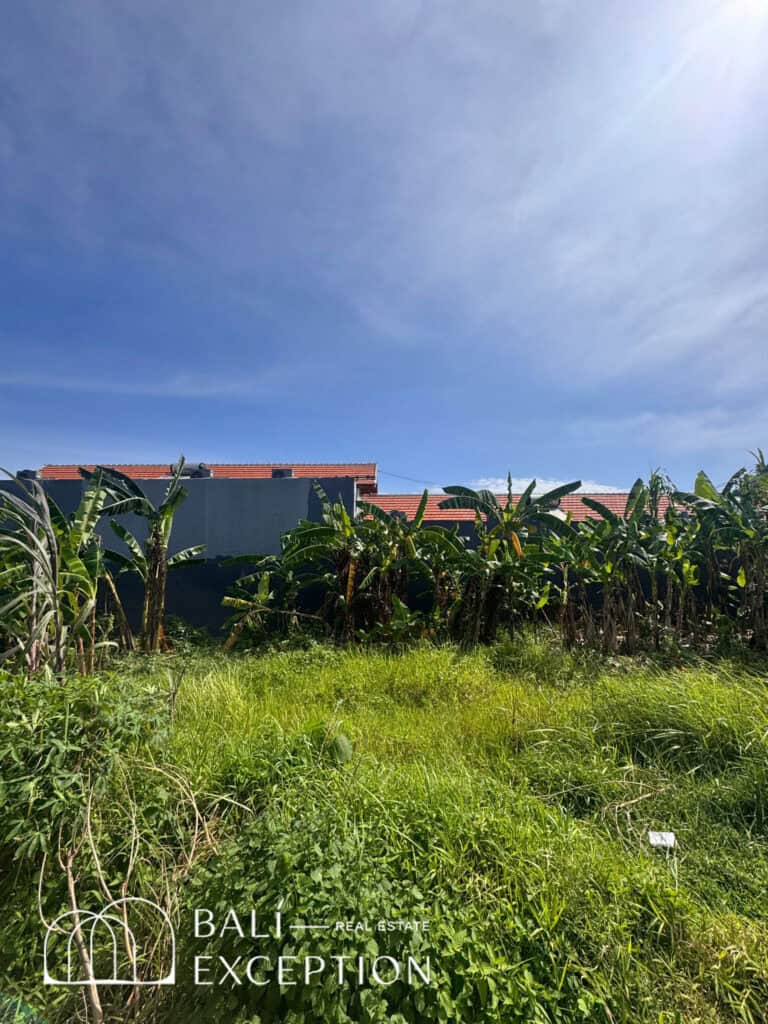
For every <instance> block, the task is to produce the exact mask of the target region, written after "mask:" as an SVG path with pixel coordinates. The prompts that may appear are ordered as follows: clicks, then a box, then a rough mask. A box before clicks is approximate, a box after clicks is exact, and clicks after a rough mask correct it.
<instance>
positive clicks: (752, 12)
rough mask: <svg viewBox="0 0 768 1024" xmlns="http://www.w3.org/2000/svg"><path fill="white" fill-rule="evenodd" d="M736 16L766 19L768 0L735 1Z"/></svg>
mask: <svg viewBox="0 0 768 1024" xmlns="http://www.w3.org/2000/svg"><path fill="white" fill-rule="evenodd" d="M733 7H734V10H735V13H736V14H742V15H746V16H747V17H751V18H764V17H765V16H766V15H768V0H733Z"/></svg>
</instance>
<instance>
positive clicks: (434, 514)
mask: <svg viewBox="0 0 768 1024" xmlns="http://www.w3.org/2000/svg"><path fill="white" fill-rule="evenodd" d="M447 497H448V495H447V494H430V495H429V498H428V499H427V510H426V512H425V514H424V519H425V521H427V520H429V521H432V522H462V521H464V522H467V521H468V522H472V521H474V518H475V513H474V512H473V511H471V509H463V508H459V509H448V508H440V502H441V501H445V499H446V498H447ZM497 497H498V499H499V501H500V502H501V503H502V504H504V503H505V502H506V500H507V496H506V494H499V495H497ZM518 497H519V495H515V498H518ZM628 497H629V495H628V494H627V493H626V492H625V493H623V494H567V495H566V496H565V497H564V498H561V499H560V502H559V508H560V510H561V511H562V512H565V513H566V514H567V513H568V512H572V513H573V520H574V522H580V521H581V520H583V519H587V518H589V517H590V516H592V517H593V518H595V519H599V518H600V516H599V515H598V513H597V512H594V511H593V510H592V509H591V508H590V507H589V506H588V505H585V504H584V502H583V501H582V500H581V499H582V498H593V499H594V500H595V501H599V502H601V504H603V505H605V507H606V508H608V509H610V510H611V512H615V513H616V515H619V516H621V515H623V514H624V509H625V508H626V504H627V498H628ZM369 500H370V502H371V504H372V505H378V507H379V508H380V509H383V510H384V511H385V512H393V511H395V510H397V511H400V512H405V514H406V515H407V516H408V518H409V519H413V517H414V516H415V515H416V510H417V508H418V507H419V502H420V501H421V495H420V494H377V495H376V496H375V497H371V498H370V499H369ZM666 507H667V499H666V498H665V499H663V500H662V506H661V511H664V510H665V509H666Z"/></svg>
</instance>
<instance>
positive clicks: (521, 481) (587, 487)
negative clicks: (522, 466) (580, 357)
mask: <svg viewBox="0 0 768 1024" xmlns="http://www.w3.org/2000/svg"><path fill="white" fill-rule="evenodd" d="M530 482H531V477H517V476H513V477H512V491H513V492H514V493H515V494H520V493H521V492H522V491H524V490H525V488H526V487H527V486H528V485H529V484H530ZM570 482H571V481H569V480H549V479H546V478H542V479H539V478H538V477H537V478H536V486H535V487H534V489H533V493H534V494H544V493H545V492H546V491H551V490H554V488H555V487H562V485H563V484H567V483H570ZM469 486H470V487H472V488H473V489H475V490H480V489H483V490H487V491H493V492H494V493H496V494H502V493H504V492H505V491H506V489H507V478H506V477H502V476H484V477H481V478H480V479H479V480H473V481H472V483H471V484H470V485H469ZM624 490H626V488H621V487H614V486H613V484H601V483H598V482H597V481H596V480H582V483H581V487H580V488H579V489H578V493H579V494H621V493H623V491H624Z"/></svg>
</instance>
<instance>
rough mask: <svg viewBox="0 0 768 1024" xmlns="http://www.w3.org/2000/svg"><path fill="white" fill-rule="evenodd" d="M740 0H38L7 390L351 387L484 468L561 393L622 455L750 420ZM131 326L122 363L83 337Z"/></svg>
mask: <svg viewBox="0 0 768 1024" xmlns="http://www.w3.org/2000/svg"><path fill="white" fill-rule="evenodd" d="M738 7H739V5H737V4H724V3H722V2H721V0H680V2H679V3H675V4H669V3H666V2H664V0H649V2H648V3H645V4H636V5H627V4H616V3H615V2H613V0H595V2H594V3H591V4H568V3H566V2H564V0H533V2H531V3H527V4H510V3H508V2H505V0H487V2H483V3H482V4H481V5H480V6H479V7H476V6H474V5H468V4H466V3H463V2H461V0H445V2H443V3H439V4H437V3H426V2H423V0H396V2H392V3H389V4H360V3H359V2H357V0H334V2H333V3H332V4H330V5H329V4H327V3H321V2H319V0H300V2H298V3H295V4H288V5H285V4H282V5H281V4H261V5H259V4H248V3H243V2H235V3H233V4H231V5H229V7H228V9H227V17H226V18H223V17H220V16H219V15H218V13H217V11H216V8H215V7H214V6H211V5H192V6H190V5H188V4H186V5H185V4H182V3H181V2H180V0H168V2H165V3H163V4H162V5H160V7H158V6H157V5H156V4H151V3H149V0H136V2H135V3H132V4H130V5H127V4H125V3H122V2H118V3H115V4H111V5H101V6H99V5H97V6H94V5H93V4H92V3H89V2H87V0H72V2H71V3H69V4H66V5H53V6H52V7H51V8H50V10H47V11H46V16H45V18H42V17H41V16H39V14H38V13H37V9H36V8H35V7H34V5H32V6H31V7H30V6H29V5H16V6H15V7H14V10H13V12H12V14H9V16H8V18H7V19H6V24H4V33H3V38H2V40H0V50H1V51H2V52H0V90H1V91H2V95H3V96H4V97H5V100H4V102H3V103H2V105H0V179H2V182H3V188H2V190H0V242H2V240H5V241H6V246H7V251H6V250H4V251H3V253H1V254H0V255H3V256H5V257H6V258H7V262H8V265H9V266H11V267H13V268H15V269H16V272H17V274H18V276H19V279H20V280H21V281H22V283H26V286H27V288H28V289H29V295H28V297H27V303H28V307H29V308H28V309H26V318H27V319H28V320H29V321H30V322H31V325H32V326H31V328H29V329H27V330H26V331H25V335H24V338H25V340H18V338H19V337H21V335H17V334H16V333H15V332H14V331H12V330H11V326H12V325H11V324H10V323H9V322H4V323H0V329H4V330H5V332H6V334H5V338H7V345H8V346H9V347H10V346H13V347H14V348H15V349H17V353H16V354H17V355H18V357H19V359H20V360H22V362H21V364H20V365H18V364H14V365H9V364H8V363H6V364H5V365H4V385H5V386H10V387H12V388H13V387H15V388H16V390H17V391H19V392H20V391H21V390H22V389H24V388H29V389H33V390H39V391H41V392H44V393H45V395H46V396H52V395H54V394H55V393H57V392H63V393H66V394H70V395H72V394H80V393H82V394H91V393H103V394H105V393H108V394H110V395H113V396H115V404H116V405H120V404H121V403H120V400H121V399H124V400H126V401H127V400H132V399H134V398H146V399H155V398H160V397H170V398H173V399H178V402H177V403H176V405H177V406H178V410H179V415H181V410H182V407H183V403H184V402H186V403H187V405H186V407H185V408H186V409H187V410H188V416H189V417H190V420H194V418H195V416H196V415H197V403H199V400H201V399H203V398H206V397H213V398H221V399H231V400H233V402H238V403H240V406H241V407H242V408H245V407H247V404H248V403H249V402H250V401H254V402H256V403H261V402H264V401H268V400H269V399H270V398H274V399H275V400H277V396H281V395H284V396H286V399H287V400H290V401H291V402H293V403H295V407H296V409H297V410H299V411H301V410H303V409H305V408H306V405H307V402H308V401H316V402H318V404H321V403H322V402H323V401H326V402H327V403H328V404H329V405H332V404H333V403H334V402H336V401H337V399H338V396H341V395H343V396H344V397H345V399H346V400H347V403H349V402H350V400H351V397H352V398H357V399H360V401H359V404H358V405H357V406H356V408H355V414H354V417H353V418H354V422H355V431H356V432H362V433H363V435H364V436H365V437H366V439H367V443H368V444H370V446H371V447H376V446H378V445H385V446H386V445H390V449H389V450H390V451H392V452H393V457H394V456H395V455H396V454H397V452H398V449H402V446H403V445H404V444H406V443H410V442H411V439H412V438H413V437H414V436H420V435H421V436H423V435H428V434H429V432H430V430H431V426H430V425H431V424H433V423H440V424H449V423H450V429H451V430H453V431H455V433H456V434H457V435H461V436H462V437H468V436H469V435H470V434H471V433H472V432H473V431H476V432H477V433H478V435H479V434H482V435H483V436H484V437H485V438H487V439H488V445H491V444H492V445H494V446H495V448H494V451H493V452H492V453H486V455H487V458H489V459H490V458H492V459H493V461H490V462H489V461H485V460H484V464H485V465H488V464H490V465H503V464H504V462H503V461H502V455H503V451H504V449H505V447H506V448H508V445H509V437H510V436H511V435H515V436H518V435H520V434H522V433H524V432H526V423H527V420H526V417H530V416H535V417H536V418H537V420H538V421H544V422H545V423H546V424H547V428H548V429H547V431H536V432H533V433H535V434H536V435H537V437H536V440H535V442H531V443H536V444H537V445H540V446H544V444H545V441H546V437H545V438H544V440H542V439H541V438H542V436H543V435H547V436H549V435H551V436H556V437H557V438H559V439H562V443H563V444H565V443H566V442H567V443H568V444H569V445H570V450H569V451H568V453H567V458H568V462H567V464H569V465H574V464H575V465H577V464H578V461H579V460H578V456H579V453H580V450H581V449H580V445H581V444H582V440H583V439H584V438H585V437H586V438H588V440H589V444H590V445H591V446H592V447H593V448H594V447H596V446H600V447H601V449H602V450H603V451H605V452H607V453H608V452H610V453H612V454H611V455H610V459H608V458H607V459H606V460H603V461H591V463H590V464H591V465H592V466H594V467H595V468H594V469H593V470H592V473H591V475H596V476H603V475H604V476H605V478H606V479H612V478H615V479H618V478H619V474H620V473H623V472H624V468H623V467H624V460H623V458H622V455H621V453H620V452H619V451H618V446H619V445H622V444H623V445H626V444H628V443H630V442H631V443H633V444H634V445H635V447H637V441H638V434H639V435H640V436H642V437H643V438H645V439H647V440H648V441H649V444H650V443H653V444H656V443H657V442H658V444H661V443H664V444H669V446H670V450H671V451H672V452H677V453H679V454H680V456H681V458H682V459H685V458H686V457H687V455H690V454H691V453H695V452H696V451H698V450H699V448H701V447H702V446H703V445H704V444H710V445H711V446H712V450H715V449H717V450H719V451H722V450H724V449H725V448H728V449H730V448H732V447H734V446H736V447H738V445H739V444H741V442H742V441H743V440H746V435H747V434H748V433H750V434H751V432H752V431H753V430H756V429H758V428H759V429H762V428H763V424H762V421H761V419H760V415H759V413H754V414H751V413H750V416H751V422H749V423H746V422H741V423H740V421H739V415H740V411H741V410H743V409H744V407H745V406H746V407H748V408H750V409H751V408H753V407H754V406H755V404H756V402H757V400H758V399H761V398H762V394H763V393H764V391H765V387H766V384H768V373H767V371H766V363H765V357H764V347H765V340H764V339H765V334H766V330H767V329H768V271H766V263H765V252H766V251H768V191H766V188H765V174H764V168H765V166H766V162H767V161H768V120H767V119H766V118H765V117H764V116H763V112H764V111H765V109H767V108H768V76H766V75H765V74H764V53H765V46H766V43H768V18H765V19H762V20H761V19H759V18H752V19H746V18H745V17H743V12H742V15H739V13H738ZM617 39H620V40H621V46H617V45H616V40H617ZM40 281H44V282H46V286H47V291H46V293H45V294H42V295H40V294H38V289H39V284H40ZM134 282H140V283H139V284H136V285H135V288H136V294H134V292H133V291H132V288H133V287H134V284H133V283H134ZM73 284H74V285H77V286H79V288H80V292H79V293H78V294H76V295H75V296H70V295H68V292H67V289H68V287H71V286H72V285H73ZM147 295H149V296H150V298H147ZM16 298H17V297H16V295H15V294H14V300H15V299H16ZM17 304H18V305H19V306H21V305H22V303H21V302H19V303H16V302H14V303H12V304H7V305H6V306H5V307H4V314H3V315H4V317H5V318H6V321H10V320H11V319H12V311H11V306H13V307H14V308H15V307H16V305H17ZM135 307H136V308H135ZM24 316H25V314H24V312H22V313H21V314H19V317H18V319H19V320H20V321H21V320H23V319H24ZM83 325H85V326H84V327H83ZM286 325H289V326H286ZM15 326H18V325H15ZM22 326H24V325H23V324H22ZM113 331H115V332H116V333H117V334H118V335H119V338H120V342H119V344H118V342H117V341H113V340H112V338H113V333H112V332H113ZM30 335H31V336H33V337H35V338H38V339H39V340H40V344H41V345H43V344H45V343H47V344H48V346H49V349H51V350H53V349H54V348H55V351H54V352H52V354H51V355H50V357H49V358H48V359H46V360H42V359H39V358H37V359H35V358H34V357H35V356H36V353H35V352H33V353H29V352H28V351H26V350H27V348H28V343H27V341H26V338H27V337H28V336H30ZM103 338H109V339H110V344H111V345H113V346H114V349H115V351H116V352H122V353H123V355H122V362H121V364H120V365H115V366H110V363H109V361H108V360H107V359H106V358H105V359H103V360H102V362H98V360H97V361H96V362H95V363H93V362H90V361H89V359H88V358H74V359H73V358H72V357H71V353H70V350H72V351H73V352H75V353H81V352H82V350H83V349H84V348H90V350H91V351H92V350H93V349H98V350H100V351H102V352H103V351H104V350H106V348H107V343H106V342H104V341H102V339H103ZM3 343H4V339H0V344H3ZM171 348H172V349H173V355H172V357H171V356H169V358H168V359H167V360H166V361H165V362H164V363H162V361H160V362H161V364H162V365H159V366H158V365H157V362H158V360H157V356H158V353H160V352H162V351H164V350H165V349H171ZM90 354H91V353H90V352H89V353H88V355H89V356H90ZM27 357H29V359H28V361H29V362H33V365H35V366H36V368H37V367H40V368H41V369H40V370H39V372H36V373H34V372H31V371H27V370H26V369H25V366H26V362H24V360H27ZM73 366H84V367H88V366H91V367H92V369H91V370H90V371H89V370H82V371H81V370H79V369H78V370H77V371H75V370H73V369H72V367H73ZM184 367H188V369H184ZM397 389H399V390H400V393H401V395H406V396H407V400H406V399H405V398H401V399H400V401H398V400H397V399H395V398H393V394H394V392H395V391H396V390H397ZM361 396H362V398H364V399H365V402H364V407H363V401H362V398H361ZM422 407H424V408H423V411H422ZM709 408H711V409H712V410H713V412H712V413H709V412H708V411H707V410H708V409H709ZM670 409H675V410H676V411H675V412H674V413H670V412H669V411H668V410H670ZM585 410H589V412H588V413H587V412H586V411H585ZM363 413H365V415H363ZM676 417H680V419H679V420H678V419H676ZM294 419H295V421H296V424H297V426H296V431H297V437H298V438H299V440H301V439H303V438H304V439H305V438H306V435H307V430H306V428H304V427H303V425H302V424H301V423H300V416H296V417H294ZM317 422H318V421H317V420H316V421H314V428H315V429H316V425H317ZM382 423H385V424H386V429H384V428H383V427H382ZM574 424H579V430H578V431H574V430H573V429H572V427H573V425H574ZM610 424H613V425H614V427H611V426H609V425H610ZM622 424H624V425H625V426H622ZM614 428H615V429H614ZM446 429H447V428H446ZM300 435H301V436H300ZM526 436H527V435H526ZM390 439H391V440H390ZM443 443H444V437H443V436H442V435H440V436H438V435H437V433H436V435H435V439H434V441H433V450H432V452H431V455H430V457H431V458H432V457H435V458H437V457H438V456H440V454H441V445H442V444H443ZM748 443H751V444H754V443H755V441H754V440H750V441H749V442H748ZM697 446H698V448H697ZM455 450H456V451H457V452H458V451H459V450H461V451H462V459H463V462H462V465H461V468H460V470H459V472H460V473H462V474H464V475H466V476H469V474H471V473H472V472H473V471H474V472H477V470H473V469H472V464H473V463H474V461H475V458H476V455H477V448H476V446H475V445H474V444H471V443H467V444H466V446H465V447H464V448H463V449H459V447H457V448H456V449H455ZM550 450H551V451H555V449H554V446H552V447H551V449H550ZM645 454H646V453H645V450H643V455H645ZM655 455H656V453H655V451H654V452H648V457H649V458H650V457H651V456H653V457H655ZM381 457H382V461H384V458H385V454H382V456H381ZM457 457H458V456H457ZM562 461H563V460H558V462H557V466H558V467H559V466H560V465H562ZM393 464H395V465H397V463H393ZM536 464H537V465H539V464H543V465H544V466H546V462H543V460H539V459H538V458H537V460H536ZM550 465H551V466H552V469H551V470H550V475H552V474H554V473H555V472H559V469H556V468H555V464H554V463H550ZM607 465H612V466H613V467H615V468H614V469H613V470H612V472H609V471H608V470H607V469H604V467H606V466H607ZM437 471H438V470H437V468H436V469H435V470H434V472H437ZM429 472H430V474H431V473H432V472H433V471H432V470H430V471H429ZM440 472H441V473H442V472H446V473H452V472H453V471H452V470H451V468H450V467H447V469H444V467H443V465H441V466H440ZM630 475H632V474H630ZM448 478H449V479H450V478H451V477H450V476H448ZM595 486H598V485H597V484H596V485H595ZM593 489H594V488H593Z"/></svg>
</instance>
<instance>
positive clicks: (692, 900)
mask: <svg viewBox="0 0 768 1024" xmlns="http://www.w3.org/2000/svg"><path fill="white" fill-rule="evenodd" d="M183 660H184V666H183V667H184V675H183V679H182V682H181V687H180V690H179V693H178V699H177V705H176V714H175V720H174V725H173V728H172V730H171V731H170V734H169V737H168V739H167V741H166V743H165V746H164V748H163V755H162V757H163V759H164V763H165V764H166V765H167V766H172V767H173V768H174V770H178V771H179V772H180V773H181V774H182V776H183V777H184V778H186V779H188V780H189V783H190V785H191V788H192V789H193V790H194V791H195V793H197V794H198V801H199V803H200V805H201V806H209V807H220V806H222V803H221V801H222V798H224V800H225V802H226V801H232V800H234V801H236V802H237V803H236V804H234V805H231V806H233V807H235V809H236V810H235V812H234V813H233V814H232V815H230V817H229V818H228V819H227V821H226V822H225V823H223V824H222V826H221V830H220V834H219V837H218V840H217V843H216V848H215V851H214V852H213V853H212V854H211V855H210V856H208V857H207V858H204V859H202V860H201V861H200V863H199V864H198V865H196V866H195V868H194V869H193V870H192V872H191V874H190V875H189V877H188V879H187V881H186V882H185V885H184V889H183V892H182V894H181V896H180V899H181V912H182V913H183V912H184V908H185V907H186V908H189V907H193V906H200V905H206V906H209V905H210V906H213V905H220V906H222V907H223V906H241V907H248V906H250V905H251V904H255V905H256V906H258V907H261V908H265V909H268V908H270V907H273V906H274V904H275V902H276V900H277V899H278V898H280V897H285V898H286V899H287V906H289V907H290V908H291V910H292V912H293V913H294V914H300V915H303V916H305V917H306V918H307V919H310V918H313V917H314V918H319V919H321V920H322V919H331V920H337V919H342V918H347V917H351V918H362V917H366V916H369V917H371V918H376V917H386V916H403V917H406V916H413V917H428V918H429V919H430V920H431V921H432V922H433V931H432V933H431V937H430V938H429V939H428V940H424V942H425V944H424V945H422V946H420V947H419V948H420V949H421V951H422V953H423V952H425V951H426V952H429V954H430V955H431V956H432V958H433V961H434V963H435V974H436V983H435V985H433V986H432V987H431V988H430V989H428V990H424V991H416V992H413V991H404V992H401V991H400V989H399V988H397V987H395V988H393V989H387V990H376V991H374V992H373V993H371V992H369V993H368V994H366V993H365V992H362V993H361V992H359V991H352V990H351V989H347V990H344V991H342V992H340V991H339V990H337V989H334V990H332V991H325V990H320V989H313V990H311V991H310V990H308V989H305V988H303V987H301V986H299V987H297V988H296V989H287V990H285V991H280V990H279V989H278V988H277V986H271V987H270V988H268V989H263V990H262V989H257V990H255V991H254V990H253V989H250V990H248V991H246V990H236V991H234V992H233V991H231V990H219V989H216V990H205V991H203V992H201V990H199V989H198V990H194V989H192V988H191V987H190V986H188V985H185V983H184V978H182V984H181V985H180V986H179V987H178V988H177V989H176V990H175V991H174V993H173V994H172V995H171V996H169V998H168V999H167V1000H166V1001H165V1002H163V1003H161V1004H159V1006H158V1007H157V1008H156V1010H155V1012H156V1014H157V1016H156V1018H154V1019H157V1020H158V1021H160V1020H162V1021H176V1020H178V1021H183V1020H187V1019H195V1020H199V1021H217V1020H220V1019H225V1016H226V1019H232V1020H237V1021H240V1022H245V1021H254V1022H255V1021H264V1022H267V1021H280V1022H285V1024H294V1022H300V1021H305V1020H306V1021H314V1020H318V1021H320V1020H322V1021H326V1020H327V1021H336V1020H338V1021H360V1022H363V1021H385V1020H401V1021H417V1020H427V1021H429V1020H435V1021H437V1020H443V1021H483V1022H485V1021H487V1022H498V1024H502V1022H504V1024H506V1022H508V1021H520V1022H523V1021H539V1022H555V1021H580V1020H583V1021H604V1022H606V1024H607V1022H611V1021H627V1022H630V1021H631V1022H633V1024H634V1022H646V1021H647V1022H649V1024H650V1022H655V1024H659V1022H669V1024H671V1022H673V1021H674V1022H678V1021H679V1022H685V1024H689V1022H690V1024H695V1022H719V1021H723V1022H725V1021H746V1022H758V1021H762V1020H764V1019H765V1017H764V1013H765V1006H766V1004H768V961H767V958H768V841H767V840H768V810H767V805H768V702H767V701H766V688H765V679H764V677H762V676H761V675H760V674H759V673H758V672H756V671H752V672H747V671H746V670H744V669H742V668H739V667H737V666H734V665H730V664H725V663H723V664H721V665H719V666H718V665H712V664H704V663H702V664H698V665H695V664H691V665H688V666H686V667H683V668H678V669H673V668H659V667H655V666H653V665H651V664H640V663H632V662H624V661H622V662H619V661H617V662H615V663H611V664H607V663H602V662H600V661H599V660H598V661H596V660H595V659H593V658H582V657H580V656H575V655H565V654H561V653H560V652H558V651H557V650H555V649H553V648H551V647H550V646H549V644H548V643H547V642H546V641H545V640H542V639H541V638H538V639H537V638H535V637H524V638H522V639H520V640H515V641H507V642H505V643H503V644H500V645H498V646H497V647H496V648H493V649H490V650H487V651H476V652H473V653H469V654H464V653H459V652H458V651H456V650H453V649H448V648H445V649H434V648H427V647H425V648H423V649H415V650H411V651H409V652H406V653H403V654H400V655H393V654H387V653H381V652H377V651H370V650H369V651H365V652H362V651H341V650H335V649H330V648H323V647H318V648H317V649H314V650H311V651H297V652H282V653H273V654H263V655H233V656H230V657H223V656H222V655H221V654H219V653H217V652H208V653H206V652H199V653H197V654H192V655H189V656H186V655H185V656H184V659H183ZM179 667H180V659H179V658H173V657H170V658H159V659H155V660H153V661H150V662H146V661H145V662H132V663H130V664H129V665H128V666H127V671H126V672H124V673H123V674H122V675H121V680H122V683H121V685H123V686H125V687H127V688H130V689H131V690H133V691H151V690H152V688H153V687H154V688H162V687H164V686H167V672H168V671H169V669H170V672H171V674H172V675H173V674H174V673H176V672H178V670H179ZM318 722H324V723H325V724H326V725H327V726H328V728H329V730H330V732H331V733H333V732H334V731H337V730H341V731H343V732H344V733H346V734H347V735H348V736H349V737H350V739H351V741H352V744H353V750H354V754H353V757H352V759H351V760H350V761H349V762H348V763H346V764H343V765H339V764H337V763H335V762H334V761H333V760H332V759H330V758H328V757H327V756H326V754H325V752H324V751H323V750H318V749H317V746H316V744H313V743H311V742H310V741H309V740H308V738H307V734H308V731H309V730H311V729H312V727H313V726H315V725H316V724H317V723H318ZM651 828H654V829H672V830H674V831H675V832H676V834H677V836H678V840H679V855H678V858H677V863H676V872H673V870H672V865H671V863H668V862H667V861H666V860H665V859H664V857H663V855H662V856H660V855H658V854H656V853H654V852H653V851H651V850H650V848H649V846H648V843H647V832H648V830H649V829H651ZM403 941H404V940H402V939H398V940H397V942H400V943H401V945H400V946H397V944H396V942H395V940H394V939H393V940H391V942H395V945H391V944H390V945H389V946H386V945H385V946H381V945H380V947H379V948H380V951H383V950H384V949H388V950H389V951H391V952H393V953H395V952H397V951H398V950H399V951H402V942H403ZM323 942H325V943H326V945H327V943H328V940H327V938H325V937H324V938H319V939H313V940H311V941H310V940H307V943H308V944H306V945H305V946H304V947H303V948H304V950H305V951H309V952H312V953H317V954H318V955H322V952H323ZM182 945H183V944H182ZM387 1000H389V1002H387ZM397 1013H400V1014H402V1016H401V1017H397V1016H396V1014H397Z"/></svg>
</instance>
